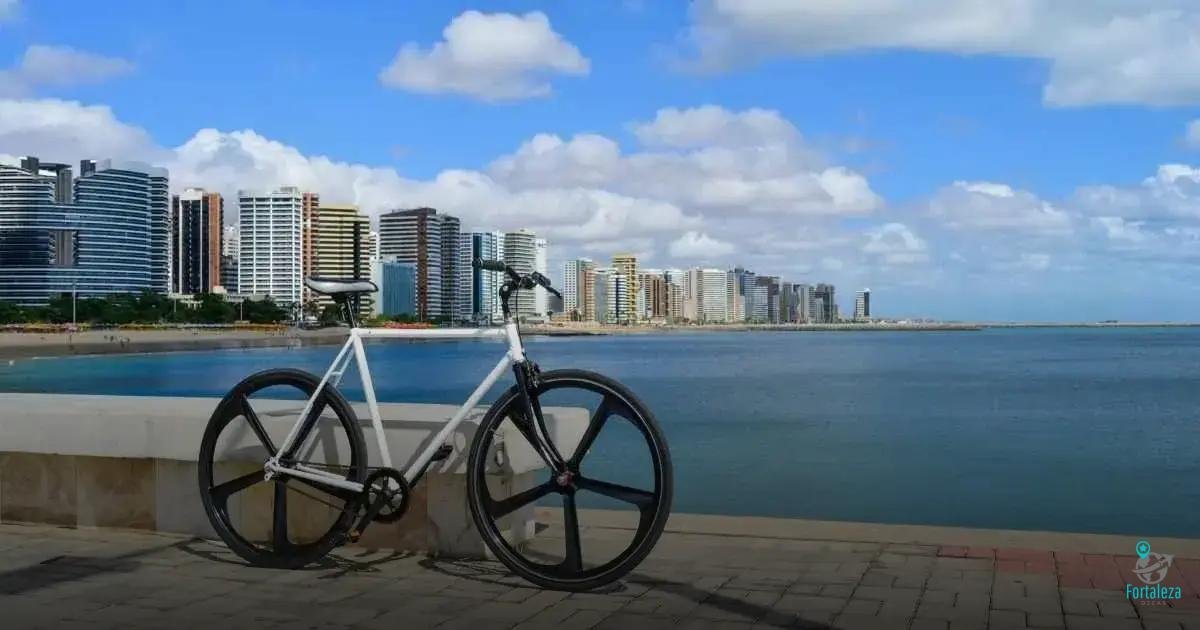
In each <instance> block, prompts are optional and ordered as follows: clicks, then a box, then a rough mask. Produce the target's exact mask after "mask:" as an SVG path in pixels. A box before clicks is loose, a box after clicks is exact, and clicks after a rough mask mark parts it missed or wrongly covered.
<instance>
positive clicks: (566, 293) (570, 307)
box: [562, 258, 596, 321]
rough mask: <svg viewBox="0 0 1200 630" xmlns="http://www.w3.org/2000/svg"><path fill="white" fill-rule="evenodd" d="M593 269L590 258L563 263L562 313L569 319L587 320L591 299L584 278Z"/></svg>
mask: <svg viewBox="0 0 1200 630" xmlns="http://www.w3.org/2000/svg"><path fill="white" fill-rule="evenodd" d="M595 267H596V263H594V262H592V260H591V259H590V258H576V259H574V260H568V261H567V262H565V263H563V288H562V294H563V312H565V313H566V314H567V315H568V316H569V317H574V318H576V319H583V320H584V321H586V320H587V317H586V316H585V313H586V311H587V303H588V302H589V301H590V300H591V299H593V298H592V296H591V295H590V293H589V287H588V286H587V279H586V277H585V276H586V275H587V273H588V271H589V270H592V269H595ZM591 291H594V289H591Z"/></svg>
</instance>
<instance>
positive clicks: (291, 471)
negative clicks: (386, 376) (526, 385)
mask: <svg viewBox="0 0 1200 630" xmlns="http://www.w3.org/2000/svg"><path fill="white" fill-rule="evenodd" d="M363 339H497V340H500V339H505V340H507V341H508V352H506V353H505V354H504V357H503V358H501V359H500V361H499V362H498V363H496V367H494V368H492V371H491V372H490V373H488V375H487V376H486V377H484V379H483V382H481V383H480V384H479V386H478V387H476V388H475V391H473V392H471V395H470V397H468V398H467V401H466V402H464V403H463V404H462V406H461V407H459V409H458V411H457V412H455V414H454V415H453V416H452V417H451V418H450V420H449V421H447V422H446V425H445V426H443V427H442V430H441V431H439V432H438V433H437V435H436V436H435V437H434V439H433V440H432V441H430V442H429V445H428V446H426V447H425V450H424V451H422V452H421V454H420V455H419V456H417V458H416V459H415V460H414V461H413V462H412V464H411V465H409V467H408V470H405V471H404V472H403V474H404V479H405V481H407V482H408V483H410V484H411V483H414V482H415V481H416V476H417V475H418V474H420V471H422V470H424V469H425V466H426V465H428V464H429V462H430V461H431V460H432V459H433V456H434V453H436V452H437V450H438V448H440V447H441V446H442V445H443V444H445V442H446V438H448V437H449V436H450V435H451V434H452V433H453V432H454V430H455V429H456V428H458V425H459V424H460V423H461V422H462V421H463V419H464V418H466V417H467V414H468V413H470V412H471V410H472V409H474V408H475V405H477V404H479V399H481V398H483V395H484V394H486V393H487V391H488V390H489V389H491V387H492V385H495V384H496V381H498V380H500V378H501V377H502V376H503V375H504V372H505V370H507V369H510V368H512V366H514V365H516V364H518V363H521V362H524V361H525V348H524V347H523V346H522V345H521V336H520V335H519V334H518V333H517V325H516V323H514V322H511V321H510V322H506V323H505V324H504V326H502V327H500V328H442V329H436V328H435V329H428V330H422V329H406V328H351V329H350V337H349V338H348V339H347V340H346V343H345V344H344V345H343V346H342V349H341V351H340V352H338V354H337V357H335V358H334V359H333V363H332V364H330V366H329V369H328V370H327V371H326V372H325V376H324V377H323V378H322V379H321V383H320V385H318V386H317V389H316V391H315V392H313V395H312V397H310V398H309V399H308V402H307V403H306V404H305V405H304V410H303V411H301V412H300V416H299V417H298V418H297V419H296V424H294V425H293V426H292V429H291V431H290V432H289V433H288V436H287V437H286V438H284V440H283V444H281V445H280V446H279V449H278V450H277V451H276V455H274V456H272V457H271V458H270V459H269V460H267V462H266V465H265V466H264V469H265V470H266V473H267V478H268V479H270V478H272V477H274V476H275V475H287V476H291V477H298V478H301V479H307V480H309V481H314V482H319V483H322V484H325V485H327V486H333V487H337V488H343V489H345V490H350V491H353V492H362V490H363V484H361V483H358V482H354V481H349V480H347V479H346V478H345V477H342V476H339V475H336V474H334V473H331V472H329V471H325V470H321V469H319V468H313V467H311V466H305V465H303V464H294V465H291V466H287V465H283V464H280V462H279V460H278V456H279V454H280V453H287V452H289V451H290V450H291V449H292V443H293V442H294V441H295V440H296V434H297V433H299V432H300V427H301V426H302V425H303V424H304V419H305V418H307V417H308V414H309V412H310V411H312V408H313V405H314V404H315V402H316V399H317V396H318V395H320V393H321V392H322V391H324V389H325V385H326V384H327V383H331V384H332V385H333V387H337V386H338V384H340V383H341V381H342V375H343V374H345V373H346V369H347V368H348V367H350V360H351V359H353V360H354V361H355V362H356V365H357V366H358V373H359V375H360V376H361V378H362V385H363V394H364V395H365V397H366V399H367V409H368V410H369V411H370V414H371V426H372V427H373V428H374V431H375V439H376V440H377V441H378V443H379V454H380V458H381V459H382V460H383V462H382V463H383V465H384V467H387V468H391V467H392V456H391V453H390V452H389V451H388V445H387V438H386V436H385V435H384V431H383V419H382V418H381V417H380V415H379V403H378V402H377V401H376V399H375V385H374V383H373V382H372V380H371V371H370V368H369V367H368V366H367V355H366V352H365V351H364V350H363V341H362V340H363ZM314 433H316V431H315V430H310V431H309V435H312V434H314ZM303 448H304V444H303V443H301V444H299V445H298V447H297V448H296V451H297V452H300V451H302V450H303Z"/></svg>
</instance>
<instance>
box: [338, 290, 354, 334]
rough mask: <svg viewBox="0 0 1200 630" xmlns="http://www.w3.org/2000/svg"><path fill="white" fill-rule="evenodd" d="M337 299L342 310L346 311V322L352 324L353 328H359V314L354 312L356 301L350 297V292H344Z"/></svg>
mask: <svg viewBox="0 0 1200 630" xmlns="http://www.w3.org/2000/svg"><path fill="white" fill-rule="evenodd" d="M336 299H337V301H338V303H339V304H340V305H341V307H342V310H344V311H346V323H348V324H350V327H351V328H358V315H357V314H356V313H355V312H354V311H355V309H354V301H353V300H351V299H350V294H348V293H343V294H341V295H339V296H337V298H336Z"/></svg>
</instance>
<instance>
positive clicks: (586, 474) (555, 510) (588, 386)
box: [467, 370, 673, 591]
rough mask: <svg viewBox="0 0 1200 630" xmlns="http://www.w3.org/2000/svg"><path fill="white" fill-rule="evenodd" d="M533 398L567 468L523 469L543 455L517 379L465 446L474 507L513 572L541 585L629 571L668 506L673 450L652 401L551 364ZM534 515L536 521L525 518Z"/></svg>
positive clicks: (599, 579)
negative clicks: (506, 480)
mask: <svg viewBox="0 0 1200 630" xmlns="http://www.w3.org/2000/svg"><path fill="white" fill-rule="evenodd" d="M533 398H534V402H535V405H537V406H539V407H540V408H541V409H542V410H543V415H544V417H545V418H546V423H547V425H548V426H547V430H548V432H549V434H550V438H551V441H552V442H553V445H554V447H555V448H556V449H557V451H558V452H559V453H560V454H561V457H562V459H563V460H564V461H565V462H566V468H567V473H566V474H564V475H554V474H552V473H551V472H550V471H549V470H548V469H547V468H544V467H542V468H538V469H537V470H534V471H532V472H524V471H526V470H527V469H529V468H530V467H531V466H530V464H534V465H537V464H540V465H541V466H545V463H544V462H543V461H541V460H540V459H538V456H537V455H536V454H535V453H536V451H537V449H536V448H535V446H534V442H535V439H534V438H533V433H532V432H533V430H534V429H533V424H532V423H531V422H529V420H528V419H526V417H525V412H524V410H523V407H524V403H523V401H522V397H521V395H520V392H519V390H518V389H517V387H516V386H514V387H513V388H511V389H509V390H508V391H507V392H505V393H504V394H503V395H502V396H501V397H500V398H499V400H497V401H496V403H495V404H494V405H492V407H491V409H489V410H488V412H487V414H486V415H485V416H484V418H483V420H482V422H481V424H480V426H479V429H478V432H477V434H476V437H475V440H474V443H473V444H472V447H471V455H470V459H469V461H468V478H467V495H468V501H469V506H470V509H471V516H472V518H473V519H474V521H475V526H476V528H477V529H478V530H479V533H480V535H481V536H482V537H483V541H484V543H485V544H486V545H487V547H488V548H489V549H490V550H491V551H492V553H493V554H494V555H495V556H496V558H497V559H499V560H500V561H501V562H502V563H504V565H505V566H507V567H508V568H509V569H510V570H512V571H513V572H514V573H516V574H518V575H520V576H521V577H523V578H525V579H526V580H529V581H530V582H533V583H534V584H537V585H538V586H541V587H544V588H553V589H559V590H570V591H584V590H591V589H594V588H597V587H599V586H602V585H605V584H608V583H610V582H612V581H614V580H617V579H619V578H621V577H622V576H624V575H625V574H627V573H628V572H629V571H631V570H632V569H633V568H634V567H636V566H637V565H638V563H640V562H641V561H642V560H643V559H645V557H646V555H647V554H649V553H650V551H651V549H652V548H653V547H654V544H655V543H656V542H657V541H658V539H659V537H660V536H661V534H662V531H663V528H664V527H665V526H666V523H667V518H668V515H669V514H670V510H671V496H672V490H673V484H672V476H671V454H670V451H669V450H668V448H667V443H666V440H665V439H664V438H663V436H662V432H661V431H660V429H659V427H658V424H657V422H656V421H655V420H654V416H653V414H651V413H650V410H649V409H647V408H646V406H645V405H644V404H643V403H642V402H641V401H640V400H638V398H637V397H636V396H634V395H633V393H632V392H630V391H629V390H628V389H627V388H625V387H624V386H623V385H621V384H620V383H618V382H616V381H614V380H612V379H610V378H607V377H605V376H602V375H599V374H595V373H592V372H586V371H582V370H553V371H548V372H545V373H543V374H541V375H540V378H539V383H538V386H537V388H536V391H535V393H534V394H533ZM501 471H505V472H509V473H517V475H516V477H515V478H516V479H517V482H516V483H514V484H512V485H511V486H504V485H501V483H499V481H498V478H497V476H496V475H494V474H492V475H491V477H489V473H496V472H501ZM531 516H532V517H534V519H535V525H534V531H530V530H529V528H528V527H522V524H524V523H526V522H527V521H528V519H529V517H531ZM514 517H515V518H514ZM539 528H540V531H538V529H539ZM585 531H586V532H587V533H588V536H587V540H586V542H585V541H584V536H583V533H584V532H585Z"/></svg>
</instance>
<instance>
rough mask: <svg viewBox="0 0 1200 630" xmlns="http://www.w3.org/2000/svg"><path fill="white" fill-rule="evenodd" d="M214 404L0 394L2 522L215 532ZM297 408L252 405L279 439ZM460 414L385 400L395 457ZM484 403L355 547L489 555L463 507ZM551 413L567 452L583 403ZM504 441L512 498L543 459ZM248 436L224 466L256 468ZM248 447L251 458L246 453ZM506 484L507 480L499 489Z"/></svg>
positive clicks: (523, 531) (251, 517)
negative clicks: (395, 512)
mask: <svg viewBox="0 0 1200 630" xmlns="http://www.w3.org/2000/svg"><path fill="white" fill-rule="evenodd" d="M217 402H218V400H217V399H215V398H154V397H136V396H75V395H50V394H0V521H4V522H36V523H51V524H56V525H64V526H69V527H121V528H132V529H146V530H158V531H167V532H177V533H189V534H195V535H198V536H203V537H215V534H214V533H213V531H212V529H211V526H210V525H209V523H208V519H207V517H206V516H205V515H204V510H203V507H202V506H201V503H200V496H199V491H198V483H197V470H196V459H197V455H198V453H199V449H200V442H201V439H202V436H203V434H204V429H205V426H206V425H207V422H208V418H209V416H210V415H211V414H212V412H213V409H214V408H215V407H216V405H217ZM302 406H303V403H302V402H300V401H256V402H255V410H256V411H257V413H258V415H259V416H260V418H261V419H262V421H263V424H264V425H265V426H266V429H267V431H268V433H270V434H271V436H272V438H273V439H274V441H275V442H276V443H280V442H282V441H283V438H284V436H286V434H287V432H288V430H289V429H290V428H291V426H292V424H293V423H294V421H295V418H296V417H297V416H298V414H299V412H300V410H301V407H302ZM355 411H356V412H357V414H358V416H359V418H360V421H361V422H362V423H363V429H364V433H365V436H364V437H365V439H366V444H367V451H368V454H369V460H368V461H369V464H370V465H372V466H380V465H382V463H381V460H380V457H379V453H378V450H379V449H378V447H377V446H376V444H377V442H376V437H375V435H374V432H373V429H372V428H371V426H370V422H369V420H368V418H369V414H368V413H367V410H366V408H365V405H362V406H359V405H356V406H355ZM455 411H456V408H455V407H453V406H450V405H420V404H384V405H381V415H382V416H383V419H384V433H385V436H386V439H387V444H388V449H389V451H390V452H391V454H392V465H393V466H394V467H395V468H398V469H401V470H404V469H405V468H407V466H408V464H409V463H410V462H411V461H412V460H413V459H415V458H416V456H417V454H418V453H419V452H420V451H421V450H423V448H424V447H425V445H426V444H428V443H429V441H430V440H432V439H433V437H434V434H435V433H436V431H437V430H438V429H440V428H441V427H442V426H443V425H444V423H445V421H446V420H447V419H448V418H449V417H450V416H451V415H452V414H453V413H454V412H455ZM484 411H485V409H482V408H481V409H476V410H474V411H473V412H472V413H471V414H470V415H469V416H468V418H467V420H466V421H464V422H463V423H462V424H460V425H459V427H458V429H457V430H456V431H455V433H454V434H453V435H452V436H451V438H450V439H449V440H448V443H450V444H451V446H452V447H453V448H454V451H453V453H452V454H451V456H450V457H449V458H448V459H446V460H445V461H443V462H438V463H435V464H433V465H432V466H431V468H430V470H429V473H428V474H426V476H425V477H424V479H422V480H421V482H420V483H419V484H418V486H417V488H416V490H415V492H414V493H413V497H412V500H411V502H410V507H409V511H408V513H407V514H406V515H405V517H404V518H403V519H401V520H400V521H399V522H397V523H393V524H383V523H375V524H373V525H371V527H369V528H368V529H367V531H366V533H365V534H364V536H363V538H362V539H361V540H360V541H359V545H360V546H369V547H388V548H396V549H408V550H414V551H425V552H430V553H438V554H443V555H457V556H482V555H483V554H484V548H483V544H482V541H481V540H480V539H479V536H478V534H477V533H476V531H475V528H474V525H473V523H472V522H471V516H470V513H469V511H468V510H467V502H466V476H465V472H466V459H467V456H468V454H469V452H470V446H471V441H472V439H473V437H474V434H475V430H476V428H477V427H478V422H479V420H480V419H481V418H482V415H483V413H484ZM546 412H547V420H548V422H549V424H550V427H551V431H552V433H554V435H555V439H556V442H557V443H558V444H559V446H560V448H561V449H565V450H566V451H567V452H570V451H571V450H573V447H574V445H575V444H577V443H578V440H579V436H580V435H582V432H583V429H584V427H585V426H586V424H587V420H588V417H587V412H586V410H583V409H565V408H550V409H547V410H546ZM330 417H332V416H331V415H330ZM243 424H244V423H243ZM498 438H499V439H497V440H496V441H497V442H500V443H501V446H499V447H498V448H500V449H503V453H495V454H493V455H492V456H491V457H489V461H491V462H497V461H499V462H503V465H496V466H495V467H494V468H493V470H492V471H491V474H490V475H489V486H491V487H492V488H493V493H494V496H506V495H507V494H508V493H512V492H518V491H520V490H522V489H525V488H528V487H531V486H532V485H534V484H536V483H540V482H541V481H543V480H544V478H545V475H546V471H545V469H544V467H543V466H542V464H541V462H540V460H539V459H538V457H537V455H536V454H535V453H533V451H532V449H531V448H529V447H528V446H527V445H526V444H525V442H524V440H523V439H522V438H520V437H519V436H516V437H515V438H513V439H509V437H508V436H505V435H500V436H498ZM253 439H254V438H253V436H252V435H249V432H248V431H247V432H245V433H244V434H243V435H240V436H235V437H234V439H231V440H228V441H226V440H222V442H221V445H220V449H219V450H220V453H221V455H220V457H221V460H222V461H223V462H224V463H223V464H222V466H223V467H228V468H245V469H247V470H252V469H253V468H254V467H255V466H256V465H257V466H258V467H261V464H262V462H261V461H258V460H260V459H261V455H260V453H261V451H258V452H255V451H254V450H252V449H249V448H247V446H248V445H249V444H252V442H251V441H252V440H253ZM330 443H331V442H330V441H326V442H324V443H323V444H322V446H328V444H330ZM343 447H344V445H340V446H339V447H338V448H324V449H322V450H321V452H320V453H310V454H309V455H308V457H306V459H309V460H313V461H328V462H330V463H333V462H335V461H344V458H345V455H346V454H347V453H348V451H347V450H346V449H345V448H343ZM250 453H253V455H250V456H248V454H250ZM261 487H264V488H265V487H266V486H265V485H264V486H261ZM501 487H506V488H508V489H507V490H500V491H499V492H498V491H497V490H498V489H499V488H501ZM253 490H254V489H252V491H253ZM500 492H505V494H500ZM243 494H244V495H245V496H241V497H240V503H239V504H238V505H231V512H233V513H235V518H239V519H243V520H242V521H241V522H242V523H243V524H248V523H251V522H262V519H263V518H268V519H269V512H270V509H271V501H270V499H269V498H267V497H263V496H255V495H253V494H248V493H243ZM254 499H259V500H254ZM292 512H293V510H289V520H290V521H291V522H292V523H294V524H296V523H301V522H302V521H304V519H306V518H308V517H309V516H310V515H305V514H293V513H292ZM509 519H510V522H509V523H508V526H510V527H511V528H512V531H513V533H514V535H517V536H528V535H532V532H533V531H534V527H533V508H532V506H529V507H528V508H526V509H525V510H523V511H518V512H516V513H514V514H513V515H511V516H510V517H509Z"/></svg>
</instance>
